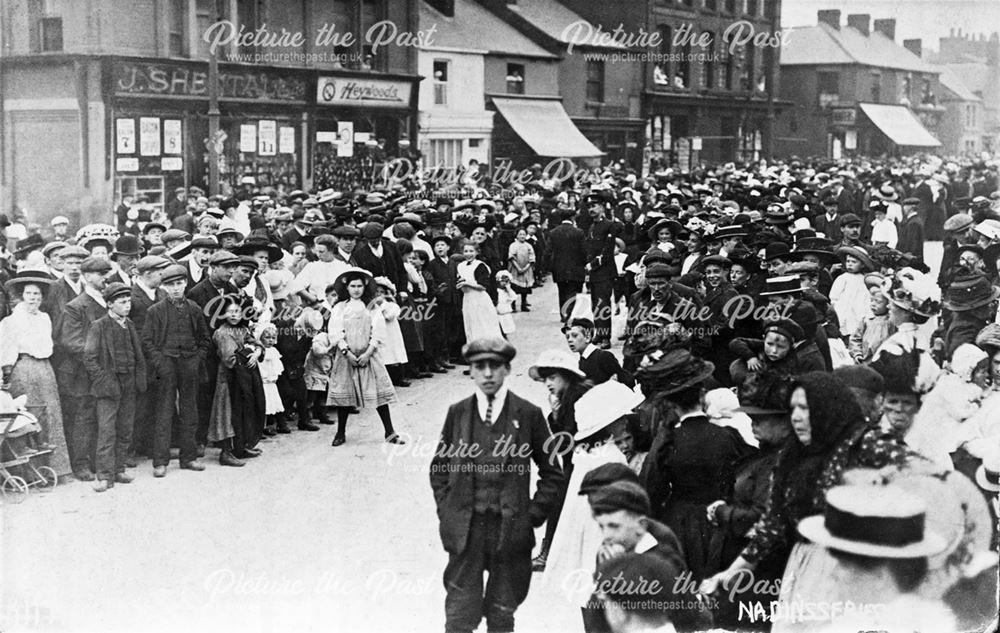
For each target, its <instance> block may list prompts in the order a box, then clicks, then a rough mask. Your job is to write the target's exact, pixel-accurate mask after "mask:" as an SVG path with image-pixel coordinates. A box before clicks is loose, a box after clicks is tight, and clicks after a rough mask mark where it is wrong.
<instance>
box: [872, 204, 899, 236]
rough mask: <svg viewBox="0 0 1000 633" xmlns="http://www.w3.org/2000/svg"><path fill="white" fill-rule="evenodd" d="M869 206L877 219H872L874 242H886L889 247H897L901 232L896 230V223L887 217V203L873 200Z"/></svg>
mask: <svg viewBox="0 0 1000 633" xmlns="http://www.w3.org/2000/svg"><path fill="white" fill-rule="evenodd" d="M868 206H869V209H870V210H871V211H872V213H873V214H874V215H875V219H874V220H872V244H884V245H885V246H888V247H889V248H896V244H897V243H899V234H898V233H897V231H896V223H895V222H893V221H892V220H890V219H889V218H887V217H886V203H885V202H882V201H880V200H873V201H872V202H871V204H869V205H868Z"/></svg>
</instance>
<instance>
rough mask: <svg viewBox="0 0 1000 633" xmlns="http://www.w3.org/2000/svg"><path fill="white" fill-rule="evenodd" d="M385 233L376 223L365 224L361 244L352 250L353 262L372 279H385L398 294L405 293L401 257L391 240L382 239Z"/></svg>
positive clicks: (404, 272) (404, 273)
mask: <svg viewBox="0 0 1000 633" xmlns="http://www.w3.org/2000/svg"><path fill="white" fill-rule="evenodd" d="M383 231H385V227H383V226H382V225H381V224H379V223H378V222H366V223H365V225H364V227H363V228H362V230H361V237H362V238H363V239H364V243H363V244H359V245H358V247H357V248H356V249H354V261H356V262H357V263H358V266H360V267H361V268H364V269H365V270H367V271H368V272H370V273H371V274H372V277H387V278H388V279H389V281H391V282H392V285H393V286H395V287H396V289H397V290H398V291H400V293H403V292H405V291H404V288H405V286H403V285H401V284H402V283H403V282H404V281H406V269H404V268H403V256H402V255H400V254H399V248H398V247H397V246H396V245H395V244H394V243H393V242H392V240H390V239H387V238H384V237H382V232H383Z"/></svg>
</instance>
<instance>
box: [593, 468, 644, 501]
mask: <svg viewBox="0 0 1000 633" xmlns="http://www.w3.org/2000/svg"><path fill="white" fill-rule="evenodd" d="M616 481H631V482H632V483H636V484H637V483H639V476H638V475H636V474H635V471H634V470H632V469H631V468H629V467H628V466H627V465H625V464H619V463H616V462H612V463H610V464H601V465H600V466H598V467H597V468H594V469H593V470H590V471H588V472H587V474H586V475H584V476H583V480H582V481H581V482H580V493H579V494H581V495H589V494H590V493H592V492H594V491H595V490H599V489H601V488H603V487H604V486H607V485H608V484H612V483H614V482H616Z"/></svg>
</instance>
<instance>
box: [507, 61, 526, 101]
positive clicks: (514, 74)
mask: <svg viewBox="0 0 1000 633" xmlns="http://www.w3.org/2000/svg"><path fill="white" fill-rule="evenodd" d="M507 94H511V95H523V94H524V64H507Z"/></svg>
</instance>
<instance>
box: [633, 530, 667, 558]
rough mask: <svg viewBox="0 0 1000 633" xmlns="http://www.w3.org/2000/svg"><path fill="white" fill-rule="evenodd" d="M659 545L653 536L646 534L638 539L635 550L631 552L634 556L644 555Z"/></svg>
mask: <svg viewBox="0 0 1000 633" xmlns="http://www.w3.org/2000/svg"><path fill="white" fill-rule="evenodd" d="M659 544H660V542H659V541H657V540H656V537H655V536H653V535H652V534H650V533H649V532H646V533H645V534H643V535H642V538H640V539H639V542H638V543H636V544H635V549H634V550H632V551H634V552H635V553H636V554H644V553H646V552H648V551H649V550H651V549H653V548H654V547H656V546H657V545H659Z"/></svg>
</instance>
